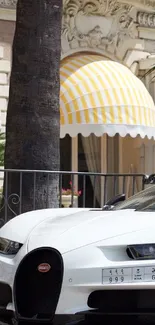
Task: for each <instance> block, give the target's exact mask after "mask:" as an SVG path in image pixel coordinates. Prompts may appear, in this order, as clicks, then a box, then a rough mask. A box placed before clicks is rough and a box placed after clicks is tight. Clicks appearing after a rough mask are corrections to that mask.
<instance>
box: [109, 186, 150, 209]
mask: <svg viewBox="0 0 155 325" xmlns="http://www.w3.org/2000/svg"><path fill="white" fill-rule="evenodd" d="M124 209H134V210H137V211H155V185H151V186H150V187H148V188H147V189H145V190H144V191H141V192H139V193H137V194H135V195H134V196H132V197H130V198H129V199H128V200H126V201H125V202H122V203H120V204H119V205H117V206H115V207H114V208H113V210H124Z"/></svg>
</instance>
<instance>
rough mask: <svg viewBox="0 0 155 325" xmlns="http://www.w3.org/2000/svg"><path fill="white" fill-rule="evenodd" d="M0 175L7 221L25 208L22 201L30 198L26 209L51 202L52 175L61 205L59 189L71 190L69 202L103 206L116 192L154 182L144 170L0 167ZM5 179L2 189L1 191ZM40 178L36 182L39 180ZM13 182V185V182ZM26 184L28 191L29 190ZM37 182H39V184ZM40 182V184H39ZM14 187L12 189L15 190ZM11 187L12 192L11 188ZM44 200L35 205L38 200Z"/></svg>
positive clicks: (0, 211)
mask: <svg viewBox="0 0 155 325" xmlns="http://www.w3.org/2000/svg"><path fill="white" fill-rule="evenodd" d="M0 175H1V202H0V203H1V207H0V221H1V224H0V225H2V224H4V223H6V222H7V221H8V220H10V219H11V218H12V217H14V216H16V215H18V214H21V213H23V212H25V207H24V204H25V203H24V202H25V197H26V196H27V198H26V199H27V201H29V200H30V201H31V202H30V203H31V204H30V205H29V209H28V210H36V209H38V208H48V207H49V206H50V203H49V202H50V196H51V187H50V184H51V179H52V178H53V177H58V178H59V190H58V196H59V206H60V207H63V206H64V205H65V204H64V196H63V195H62V189H66V188H69V187H70V185H69V183H70V182H72V190H71V196H70V204H69V206H70V207H72V206H78V207H90V208H98V207H102V206H103V205H104V204H106V202H107V201H108V200H109V199H110V198H112V197H113V196H115V195H117V194H123V193H124V194H126V196H127V197H129V196H131V195H133V194H135V193H136V192H139V191H141V190H143V189H144V187H145V185H146V184H149V183H154V176H147V175H144V174H102V173H85V172H68V171H58V172H53V171H42V170H40V171H39V170H3V169H2V170H0ZM3 179H4V185H5V186H4V191H2V187H3ZM38 180H39V182H38ZM12 184H14V186H12ZM29 184H30V187H31V191H29ZM38 184H40V185H39V186H38ZM42 186H43V187H42ZM14 189H15V190H14ZM74 189H75V190H80V191H81V195H80V196H79V197H78V198H76V197H75V196H74ZM11 191H12V192H11ZM42 200H43V202H44V204H43V205H38V201H40V202H41V201H42Z"/></svg>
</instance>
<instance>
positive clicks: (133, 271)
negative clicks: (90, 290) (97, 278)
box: [102, 266, 155, 284]
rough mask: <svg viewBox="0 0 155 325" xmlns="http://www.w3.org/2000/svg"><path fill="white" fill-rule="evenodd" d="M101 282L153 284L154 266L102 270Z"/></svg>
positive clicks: (154, 277)
mask: <svg viewBox="0 0 155 325" xmlns="http://www.w3.org/2000/svg"><path fill="white" fill-rule="evenodd" d="M102 281H103V284H121V283H137V282H155V266H142V267H125V268H117V269H115V268H111V269H103V270H102Z"/></svg>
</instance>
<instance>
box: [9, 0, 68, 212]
mask: <svg viewBox="0 0 155 325" xmlns="http://www.w3.org/2000/svg"><path fill="white" fill-rule="evenodd" d="M61 18H62V0H18V4H17V22H16V30H15V36H14V41H13V59H12V72H11V78H10V94H9V104H8V112H7V122H6V149H5V162H4V165H5V168H6V169H24V170H51V171H58V170H59V161H60V158H59V141H60V140H59V139H60V113H59V92H60V75H59V66H60V55H61ZM6 178H7V180H6ZM6 182H7V183H8V185H7V184H6ZM20 184H22V191H21V190H20V189H19V188H20ZM6 185H7V192H8V193H7V199H8V200H10V201H9V211H8V212H9V214H10V213H11V214H12V216H13V215H14V213H12V210H13V211H14V212H15V213H16V214H18V213H19V211H18V208H19V202H17V203H18V204H16V205H15V200H16V199H17V197H16V199H15V194H16V195H18V196H20V197H19V201H20V205H21V206H22V208H21V211H20V212H26V211H30V210H32V209H34V208H35V209H43V208H47V207H52V208H53V207H58V191H59V176H58V174H55V175H51V176H50V177H48V176H47V175H46V174H45V173H39V174H36V176H35V177H33V174H28V173H26V172H25V173H24V174H23V177H22V180H21V177H20V175H19V173H14V174H12V173H8V175H7V177H5V185H4V196H5V193H6ZM34 196H35V198H34ZM13 198H14V199H13ZM17 201H18V200H17Z"/></svg>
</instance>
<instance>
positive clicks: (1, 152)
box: [0, 132, 5, 166]
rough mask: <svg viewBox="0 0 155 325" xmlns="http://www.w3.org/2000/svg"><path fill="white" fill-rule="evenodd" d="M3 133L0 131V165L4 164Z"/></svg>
mask: <svg viewBox="0 0 155 325" xmlns="http://www.w3.org/2000/svg"><path fill="white" fill-rule="evenodd" d="M4 152H5V133H2V132H1V133H0V166H4Z"/></svg>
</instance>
